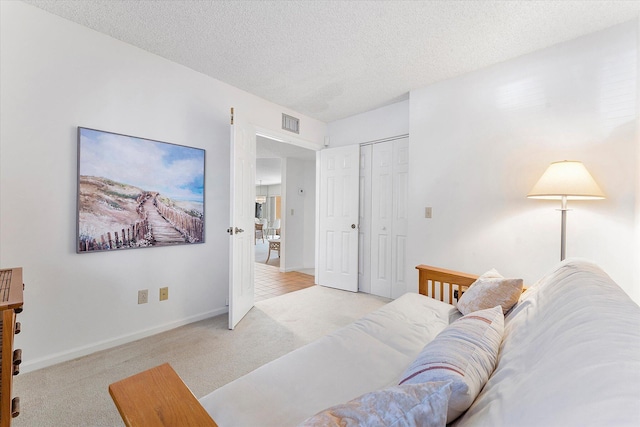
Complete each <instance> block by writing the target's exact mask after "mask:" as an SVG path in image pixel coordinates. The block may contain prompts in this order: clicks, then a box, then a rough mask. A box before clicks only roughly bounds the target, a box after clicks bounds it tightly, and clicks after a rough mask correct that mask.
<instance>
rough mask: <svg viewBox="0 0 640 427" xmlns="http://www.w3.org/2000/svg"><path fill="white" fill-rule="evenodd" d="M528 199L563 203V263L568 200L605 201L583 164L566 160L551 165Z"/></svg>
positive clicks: (561, 234)
mask: <svg viewBox="0 0 640 427" xmlns="http://www.w3.org/2000/svg"><path fill="white" fill-rule="evenodd" d="M527 197H529V198H531V199H547V200H560V201H561V203H562V205H561V208H560V211H561V212H562V227H561V229H560V260H561V261H562V260H564V259H565V253H566V252H565V249H566V234H567V210H568V209H567V200H598V199H604V197H605V196H604V193H603V192H602V190H601V189H600V187H598V184H596V182H595V180H594V179H593V177H592V176H591V174H590V173H589V171H587V168H585V167H584V165H583V164H582V163H581V162H577V161H572V160H564V161H562V162H554V163H551V165H550V166H549V167H548V168H547V170H546V171H545V172H544V174H543V175H542V177H540V179H539V180H538V182H537V183H536V185H534V186H533V189H532V190H531V191H530V192H529V194H527Z"/></svg>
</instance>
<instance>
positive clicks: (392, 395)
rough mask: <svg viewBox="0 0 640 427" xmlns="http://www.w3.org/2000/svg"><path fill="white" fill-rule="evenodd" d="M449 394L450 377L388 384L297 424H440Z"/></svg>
mask: <svg viewBox="0 0 640 427" xmlns="http://www.w3.org/2000/svg"><path fill="white" fill-rule="evenodd" d="M449 395H451V382H450V381H449V382H428V383H421V384H406V385H400V386H396V387H389V388H386V389H383V390H377V391H373V392H371V393H367V394H364V395H362V396H360V397H358V398H356V399H353V400H351V401H349V402H347V403H344V404H342V405H336V406H333V407H331V408H329V409H325V410H324V411H322V412H320V413H318V414H316V415H314V416H313V417H311V418H308V419H307V420H305V421H304V422H303V423H302V424H300V427H331V426H336V427H338V426H340V427H356V426H372V427H374V426H375V427H378V426H393V427H409V426H421V427H443V426H444V425H445V423H446V419H447V404H448V401H449Z"/></svg>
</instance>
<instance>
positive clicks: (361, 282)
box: [358, 144, 373, 294]
mask: <svg viewBox="0 0 640 427" xmlns="http://www.w3.org/2000/svg"><path fill="white" fill-rule="evenodd" d="M372 153H373V145H371V144H369V145H363V146H361V147H360V209H359V212H360V227H358V248H359V250H358V291H360V292H366V293H368V294H370V293H371V155H372Z"/></svg>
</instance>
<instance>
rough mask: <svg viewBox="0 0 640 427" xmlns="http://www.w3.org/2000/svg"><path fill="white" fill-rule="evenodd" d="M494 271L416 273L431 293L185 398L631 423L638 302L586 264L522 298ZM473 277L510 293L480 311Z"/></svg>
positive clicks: (243, 405)
mask: <svg viewBox="0 0 640 427" xmlns="http://www.w3.org/2000/svg"><path fill="white" fill-rule="evenodd" d="M425 271H430V270H429V269H425ZM434 271H436V272H442V270H438V269H434ZM421 273H422V272H421ZM494 273H497V272H495V271H494V270H492V271H490V272H487V273H485V275H482V276H480V277H478V276H472V275H468V274H462V273H460V274H459V275H456V273H455V272H447V274H446V275H445V277H446V278H445V279H439V280H440V282H441V283H438V285H439V289H438V287H437V286H436V278H435V277H436V276H437V275H436V276H434V278H433V279H423V278H422V276H421V286H420V290H421V292H422V293H424V294H428V293H432V294H434V295H430V296H426V295H421V294H417V293H408V294H405V295H403V296H402V297H400V298H398V299H396V300H394V301H392V302H390V303H388V304H386V305H385V306H383V307H381V308H380V309H378V310H376V311H374V312H372V313H370V314H368V315H366V316H364V317H363V318H361V319H359V320H358V321H356V322H354V323H352V324H351V325H348V326H346V327H344V328H342V329H339V330H337V331H335V332H333V333H331V334H329V335H327V336H324V337H322V338H320V339H318V340H317V341H315V342H312V343H310V344H308V345H306V346H304V347H301V348H299V349H297V350H295V351H293V352H291V353H289V354H286V355H284V356H282V357H280V358H278V359H276V360H274V361H272V362H270V363H268V364H266V365H264V366H262V367H260V368H258V369H256V370H255V371H253V372H251V373H249V374H247V375H245V376H243V377H240V378H238V379H236V380H235V381H232V382H230V383H229V384H226V385H225V386H223V387H221V388H219V389H217V390H214V391H212V392H211V393H210V394H208V395H206V396H204V397H202V398H201V399H199V403H200V404H201V406H202V407H203V408H204V409H205V410H206V412H207V413H208V414H209V415H210V416H211V417H212V418H213V420H215V422H216V423H217V424H218V425H219V426H221V427H225V426H239V427H251V426H296V425H303V426H316V425H318V426H319V425H322V426H327V425H394V426H402V425H419V426H430V425H434V426H435V425H445V424H449V425H455V426H457V427H466V426H638V425H640V307H639V306H638V305H637V304H636V303H634V302H633V301H632V300H631V299H630V298H629V296H627V294H626V293H625V292H624V291H623V290H622V289H621V288H620V287H619V286H618V285H617V284H616V283H614V282H613V280H612V279H611V278H610V277H609V276H608V275H607V274H606V273H605V272H604V271H602V269H600V268H599V267H598V266H597V265H595V264H593V263H591V262H589V261H586V260H580V259H571V260H566V261H563V262H561V263H559V264H558V265H557V266H555V267H554V268H553V269H552V270H551V271H550V272H549V273H548V274H546V275H545V276H544V277H542V278H541V279H540V280H539V281H538V282H536V283H535V284H533V285H531V286H529V287H528V288H527V289H526V291H524V292H522V282H521V281H520V282H518V281H514V280H511V279H509V280H511V281H510V282H509V281H508V280H507V279H504V278H502V279H504V280H502V279H499V277H501V276H495V279H494V278H493V277H494ZM485 276H486V277H488V278H487V279H486V280H485V281H486V282H487V283H505V282H508V283H509V285H508V286H510V287H511V288H509V290H508V292H507V293H508V294H509V295H510V297H509V298H512V297H513V295H515V293H514V292H517V296H516V298H515V300H514V301H513V302H507V303H506V305H505V301H506V300H503V301H498V303H497V304H495V306H494V304H493V303H492V302H491V301H493V299H492V298H495V297H496V295H494V294H492V293H491V292H493V290H491V289H489V290H488V291H486V292H485V291H484V289H485V288H482V287H481V286H480V285H479V284H478V283H483V282H482V280H483V278H485ZM425 277H427V276H425ZM438 277H439V276H438ZM456 277H457V278H458V279H459V280H456ZM492 280H493V281H492ZM445 281H447V283H445ZM423 282H424V283H423ZM459 282H462V283H463V285H460V283H459ZM428 283H430V284H432V292H428V291H425V288H426V285H427V284H428ZM456 284H457V286H458V287H457V288H456V289H452V290H448V289H445V287H450V286H453V285H456ZM491 286H493V285H491ZM518 286H519V288H518ZM514 289H515V291H514ZM463 291H466V292H464V294H463ZM482 292H484V294H482ZM456 293H457V294H458V296H460V298H459V301H456V300H455V299H454V300H453V301H449V302H452V303H453V304H450V303H449V302H445V301H444V300H446V299H447V295H452V296H453V295H455V294H456ZM467 296H470V297H469V298H467V301H464V299H465V298H466V297H467ZM487 296H489V297H490V298H488V301H489V302H488V303H487V304H488V305H489V306H490V307H487V308H483V307H479V309H478V307H477V306H476V305H477V304H475V303H476V302H477V300H478V299H483V298H484V299H487V298H485V297H487ZM434 297H435V298H434ZM437 298H439V299H437ZM499 298H502V297H501V296H498V299H499ZM441 300H442V301H441ZM463 302H464V303H465V304H462V303H463ZM463 308H465V310H467V311H469V310H476V309H478V310H477V311H471V312H468V313H466V314H464V313H462V312H461V310H462V309H463ZM462 311H464V310H462ZM441 359H442V360H443V361H444V360H446V361H447V362H446V363H450V365H446V363H444V362H443V363H440V362H437V363H436V362H434V361H435V360H438V361H440V360H441ZM451 360H453V362H451ZM462 364H464V365H465V366H463V367H460V366H461V365H462ZM467 364H468V365H469V366H466V365H467ZM454 371H455V372H454ZM172 404H175V402H174V403H172ZM159 410H160V409H158V408H157V407H156V408H155V409H154V411H156V412H158V411H159ZM121 415H123V419H124V418H125V414H123V413H122V411H121Z"/></svg>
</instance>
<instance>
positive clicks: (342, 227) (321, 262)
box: [318, 145, 360, 292]
mask: <svg viewBox="0 0 640 427" xmlns="http://www.w3.org/2000/svg"><path fill="white" fill-rule="evenodd" d="M319 156H320V171H319V182H320V185H319V193H320V194H319V196H320V197H319V199H320V203H319V215H318V221H319V228H318V229H319V236H318V248H319V250H318V284H319V285H322V286H329V287H332V288H337V289H343V290H346V291H351V292H358V202H359V197H358V193H359V181H360V168H359V157H360V147H359V146H357V145H350V146H346V147H339V148H329V149H325V150H322V151H320V153H319Z"/></svg>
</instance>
